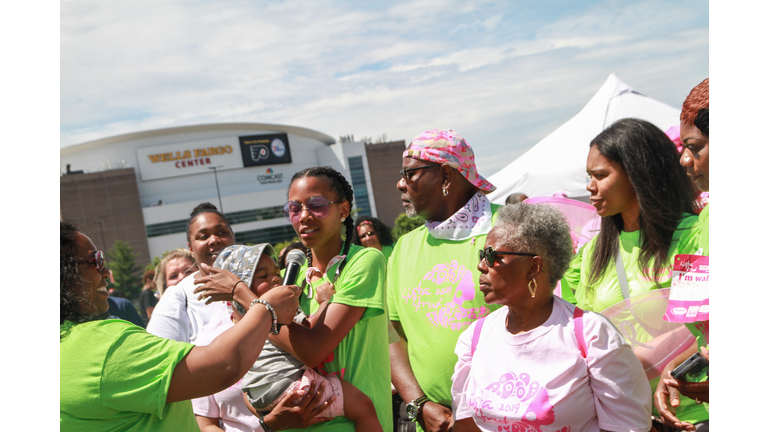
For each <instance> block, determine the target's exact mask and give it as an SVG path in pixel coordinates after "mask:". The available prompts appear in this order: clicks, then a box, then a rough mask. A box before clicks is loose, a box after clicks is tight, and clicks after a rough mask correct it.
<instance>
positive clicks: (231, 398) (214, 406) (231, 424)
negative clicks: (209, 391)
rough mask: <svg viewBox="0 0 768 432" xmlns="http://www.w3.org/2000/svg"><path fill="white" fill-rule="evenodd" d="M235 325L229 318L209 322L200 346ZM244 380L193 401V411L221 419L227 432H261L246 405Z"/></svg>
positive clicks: (257, 421) (202, 334)
mask: <svg viewBox="0 0 768 432" xmlns="http://www.w3.org/2000/svg"><path fill="white" fill-rule="evenodd" d="M233 326H234V324H233V323H232V320H231V319H230V318H229V316H223V317H220V319H218V320H216V321H212V322H209V323H208V324H207V326H206V328H205V329H203V330H202V332H201V333H200V335H199V337H198V338H197V345H198V346H206V345H208V344H210V343H211V342H212V341H213V340H214V339H215V338H216V337H218V336H219V335H220V334H222V333H224V332H225V331H226V330H228V329H230V328H232V327H233ZM241 384H242V379H241V380H239V381H238V382H237V383H235V384H232V385H231V386H229V388H227V389H225V390H222V391H220V392H218V393H216V394H213V395H211V396H206V397H201V398H197V399H192V410H193V411H194V412H195V414H197V415H200V416H203V417H211V418H218V419H220V425H221V428H222V429H224V430H225V431H227V432H251V431H255V432H260V431H262V428H261V424H260V423H259V420H258V419H257V418H256V416H254V415H253V414H252V413H251V412H250V411H249V410H248V407H247V406H246V405H245V401H244V400H243V391H242V390H241V389H240V386H241Z"/></svg>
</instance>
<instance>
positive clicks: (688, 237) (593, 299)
mask: <svg viewBox="0 0 768 432" xmlns="http://www.w3.org/2000/svg"><path fill="white" fill-rule="evenodd" d="M700 233H701V227H700V225H699V219H698V217H696V216H695V215H689V214H686V215H685V216H684V217H683V218H682V220H681V221H680V222H679V223H678V225H677V230H676V231H675V234H674V235H673V236H672V243H671V245H670V247H669V252H668V254H667V256H668V257H669V261H668V263H667V267H668V269H667V270H665V271H664V272H663V273H662V276H661V277H660V279H659V284H658V285H657V284H656V283H655V282H654V281H653V279H652V278H651V277H649V276H647V275H645V274H643V272H642V269H640V268H639V266H638V259H639V256H640V244H641V238H642V231H640V230H638V231H633V232H624V231H622V232H621V234H620V235H619V244H620V248H619V252H620V253H621V259H622V261H623V262H624V268H625V271H626V274H627V284H628V285H629V295H630V297H634V296H638V295H641V294H644V293H647V292H650V291H652V290H654V289H659V288H669V286H670V285H671V284H672V281H671V279H670V275H671V271H672V261H673V259H674V257H675V255H677V254H693V253H695V252H696V250H697V249H698V239H699V234H700ZM599 235H600V234H598V235H597V236H595V237H594V238H593V239H592V240H590V242H589V243H587V244H586V245H584V247H582V248H581V250H580V251H579V253H578V254H577V255H576V256H575V257H574V259H573V260H572V261H571V265H570V268H569V269H568V271H567V272H566V274H565V276H563V278H562V279H561V280H560V284H561V286H562V295H563V298H564V299H565V300H567V301H569V302H571V303H573V304H575V305H577V306H578V307H580V308H582V309H584V310H588V311H594V312H602V311H604V310H605V309H607V308H609V307H611V306H613V305H615V304H616V303H618V302H620V301H622V300H624V297H623V295H622V293H621V287H620V286H619V279H618V275H617V273H616V266H615V264H614V265H610V266H608V267H607V268H606V269H605V272H604V273H603V276H602V277H601V278H600V279H599V280H598V281H597V283H595V284H594V285H591V286H590V285H589V282H588V281H589V274H590V270H591V266H592V253H593V251H594V248H595V247H596V245H597V239H598V236H599ZM649 274H650V272H649ZM574 291H575V292H574ZM658 382H659V378H655V379H653V380H651V381H650V386H651V390H653V391H655V390H656V385H657V384H658ZM680 402H681V405H680V407H678V408H677V413H678V414H679V415H678V416H677V417H678V418H679V419H680V420H684V421H688V422H691V423H697V422H701V421H704V420H707V419H708V418H709V414H708V412H707V410H706V408H705V407H703V406H702V405H699V404H696V402H695V401H693V400H691V399H688V398H686V397H682V398H681V401H680ZM654 410H655V408H654ZM654 412H655V411H654Z"/></svg>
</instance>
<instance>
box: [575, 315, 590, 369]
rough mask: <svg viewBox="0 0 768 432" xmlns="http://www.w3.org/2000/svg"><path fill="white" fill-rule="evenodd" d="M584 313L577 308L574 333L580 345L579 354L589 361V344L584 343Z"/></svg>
mask: <svg viewBox="0 0 768 432" xmlns="http://www.w3.org/2000/svg"><path fill="white" fill-rule="evenodd" d="M583 317H584V311H583V310H581V309H580V308H578V307H577V308H576V309H574V311H573V327H574V328H573V332H574V333H576V342H577V343H578V344H579V352H580V353H581V356H582V357H584V359H585V360H586V359H587V344H586V343H585V342H584V321H583Z"/></svg>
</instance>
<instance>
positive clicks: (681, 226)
mask: <svg viewBox="0 0 768 432" xmlns="http://www.w3.org/2000/svg"><path fill="white" fill-rule="evenodd" d="M700 231H701V229H700V226H699V220H698V218H697V217H696V216H695V215H685V216H684V217H683V218H682V220H681V221H680V222H679V223H678V225H677V230H676V231H675V233H674V235H673V236H672V243H671V245H670V247H669V252H668V253H667V256H668V257H669V262H668V263H667V268H668V270H665V271H664V272H663V273H662V275H661V277H660V278H659V284H658V285H657V284H656V283H655V282H654V281H653V278H652V277H650V276H646V275H645V274H643V272H642V269H640V268H639V266H638V260H639V257H640V242H641V236H642V231H641V230H637V231H632V232H625V231H622V232H621V234H619V244H620V248H619V252H620V253H621V259H622V261H623V262H624V269H625V272H626V274H627V284H628V285H629V295H630V297H634V296H638V295H640V294H645V293H647V292H650V291H651V290H654V289H658V288H669V286H670V285H671V283H672V281H671V279H670V274H671V270H672V260H673V259H674V257H675V255H677V254H692V253H695V252H696V250H697V242H698V236H699V233H700ZM599 236H600V234H598V235H596V236H595V237H594V238H592V240H590V241H589V243H587V244H585V245H584V247H582V248H581V250H580V251H579V253H578V254H576V256H575V258H574V259H573V260H572V261H571V265H570V268H569V269H568V271H567V272H566V274H565V276H563V278H562V279H561V280H560V284H561V286H562V292H563V298H564V299H565V300H568V301H569V302H571V303H573V304H575V305H577V306H578V307H580V308H581V309H584V310H588V311H594V312H602V311H604V310H605V309H607V308H609V307H611V306H613V305H615V304H616V303H618V302H620V301H622V300H623V299H624V297H623V296H622V294H621V287H620V286H619V278H618V275H617V274H616V265H615V264H613V265H609V266H608V267H606V269H605V272H604V273H603V276H602V277H601V278H600V279H599V280H598V281H597V282H596V283H595V284H593V285H591V286H590V285H589V274H590V270H591V268H592V254H593V252H594V248H595V247H596V245H597V239H598V238H599ZM649 274H650V272H649Z"/></svg>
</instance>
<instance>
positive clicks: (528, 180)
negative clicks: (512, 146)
mask: <svg viewBox="0 0 768 432" xmlns="http://www.w3.org/2000/svg"><path fill="white" fill-rule="evenodd" d="M627 117H634V118H639V119H643V120H647V121H649V122H651V123H653V124H655V125H656V126H658V127H659V129H661V130H662V131H666V130H667V129H669V128H670V126H672V125H675V124H679V123H680V109H678V108H672V107H671V106H669V105H667V104H664V103H662V102H659V101H656V100H654V99H651V98H649V97H647V96H643V95H642V94H640V93H638V92H637V90H635V89H633V88H632V87H630V86H628V85H627V84H625V83H624V82H623V81H621V80H620V79H619V77H617V76H616V74H611V75H610V76H608V80H607V81H606V82H605V84H603V86H602V87H601V88H600V90H598V92H597V93H596V94H595V95H594V96H593V97H592V99H591V100H590V101H589V102H588V103H587V105H586V106H584V108H583V109H582V110H581V111H580V112H579V113H578V114H576V115H575V116H574V117H573V118H572V119H570V120H568V121H567V122H566V123H564V124H563V125H562V126H560V127H559V128H557V129H556V130H555V131H554V132H552V133H551V134H549V135H548V136H547V137H546V138H544V139H543V140H541V141H539V142H538V143H537V144H536V145H535V146H533V147H532V148H531V149H530V150H528V151H527V152H526V153H525V154H523V155H522V156H520V157H519V158H517V159H516V160H515V161H514V162H512V163H511V164H509V165H507V166H506V167H505V168H503V169H501V170H500V171H499V172H497V173H496V174H494V175H492V176H490V178H489V179H488V180H489V181H490V182H491V183H493V184H494V185H495V186H496V188H497V189H496V191H495V192H493V193H491V194H489V195H488V199H490V200H491V202H493V203H496V204H504V200H505V199H506V198H507V196H508V195H509V194H511V193H515V192H523V193H525V194H526V195H528V196H529V197H534V196H551V195H553V194H555V193H558V192H563V193H565V194H566V195H567V196H568V197H569V198H574V199H579V198H585V197H588V196H589V192H587V190H586V181H587V174H586V168H585V167H586V163H587V154H588V153H589V143H590V142H591V141H592V139H593V138H594V137H595V136H597V134H599V133H600V132H601V131H603V129H605V128H607V127H608V126H610V125H611V124H613V123H614V122H615V121H616V120H619V119H622V118H627Z"/></svg>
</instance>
